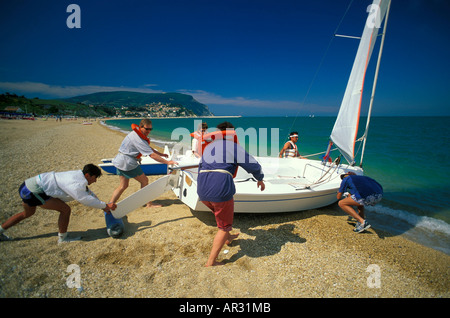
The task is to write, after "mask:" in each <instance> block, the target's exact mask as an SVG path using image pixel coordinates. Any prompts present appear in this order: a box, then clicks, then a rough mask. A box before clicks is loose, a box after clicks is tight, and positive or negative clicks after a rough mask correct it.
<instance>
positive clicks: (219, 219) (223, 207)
mask: <svg viewBox="0 0 450 318" xmlns="http://www.w3.org/2000/svg"><path fill="white" fill-rule="evenodd" d="M202 202H203V204H204V205H206V206H207V207H208V208H209V209H210V210H211V211H212V212H213V213H214V215H215V216H216V223H217V227H218V228H219V229H221V230H223V231H227V232H229V231H231V230H232V225H233V217H234V200H233V199H231V200H229V201H225V202H211V201H202Z"/></svg>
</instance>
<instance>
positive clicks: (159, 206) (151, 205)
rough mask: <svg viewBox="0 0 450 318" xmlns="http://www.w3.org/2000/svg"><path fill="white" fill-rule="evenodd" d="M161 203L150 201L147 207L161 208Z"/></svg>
mask: <svg viewBox="0 0 450 318" xmlns="http://www.w3.org/2000/svg"><path fill="white" fill-rule="evenodd" d="M161 207H162V205H161V204H153V203H152V202H149V203H147V208H161Z"/></svg>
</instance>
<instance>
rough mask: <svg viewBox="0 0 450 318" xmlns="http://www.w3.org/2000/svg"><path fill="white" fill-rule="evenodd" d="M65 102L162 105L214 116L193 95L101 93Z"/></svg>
mask: <svg viewBox="0 0 450 318" xmlns="http://www.w3.org/2000/svg"><path fill="white" fill-rule="evenodd" d="M65 101H67V102H71V103H82V104H85V105H94V106H105V107H122V106H125V107H143V106H146V105H150V104H154V103H161V104H170V105H171V106H182V107H184V108H187V109H188V110H191V111H192V112H193V113H194V114H195V115H198V116H211V115H213V114H212V113H211V112H210V110H209V109H208V106H206V105H204V104H201V103H199V102H198V101H196V100H195V99H194V98H193V97H192V96H191V95H187V94H181V93H137V92H127V91H117V92H100V93H93V94H88V95H83V96H77V97H72V98H67V99H65Z"/></svg>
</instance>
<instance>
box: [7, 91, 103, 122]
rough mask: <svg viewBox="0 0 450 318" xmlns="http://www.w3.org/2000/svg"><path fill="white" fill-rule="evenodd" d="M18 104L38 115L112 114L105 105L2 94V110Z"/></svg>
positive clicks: (90, 115) (21, 107) (87, 115)
mask: <svg viewBox="0 0 450 318" xmlns="http://www.w3.org/2000/svg"><path fill="white" fill-rule="evenodd" d="M9 106H16V107H20V109H21V110H22V111H23V112H25V113H29V114H34V115H36V116H46V115H59V116H78V117H100V116H111V114H112V111H111V110H110V109H108V108H105V107H95V108H94V107H89V106H88V105H84V104H77V103H71V102H68V101H64V100H57V99H39V98H33V99H30V98H26V97H25V96H18V95H16V94H10V93H5V94H1V95H0V111H2V110H4V109H5V108H6V107H9Z"/></svg>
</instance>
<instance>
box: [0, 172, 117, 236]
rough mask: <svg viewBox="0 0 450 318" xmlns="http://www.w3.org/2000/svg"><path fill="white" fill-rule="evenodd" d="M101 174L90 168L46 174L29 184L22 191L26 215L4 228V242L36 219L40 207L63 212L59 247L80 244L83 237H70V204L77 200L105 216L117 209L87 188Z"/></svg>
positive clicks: (17, 216)
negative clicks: (10, 231) (16, 227)
mask: <svg viewBox="0 0 450 318" xmlns="http://www.w3.org/2000/svg"><path fill="white" fill-rule="evenodd" d="M101 174H102V172H101V170H100V168H99V167H97V166H95V165H93V164H87V165H85V166H84V168H83V170H74V171H65V172H46V173H41V174H39V175H37V176H35V177H32V178H29V179H27V180H25V182H23V183H22V185H21V186H20V187H19V195H20V197H21V198H22V201H23V208H24V211H23V212H21V213H17V214H15V215H13V216H12V217H10V218H9V219H8V220H6V221H5V222H4V223H3V224H2V225H1V226H0V241H6V240H10V238H9V237H8V236H6V235H5V234H4V233H3V232H4V231H6V230H7V229H9V228H10V227H12V226H14V225H16V224H17V223H19V222H21V221H23V220H24V219H27V218H29V217H30V216H32V215H33V214H34V213H35V212H36V207H38V206H39V207H41V208H43V209H48V210H55V211H58V212H59V218H58V228H59V232H58V243H65V242H71V241H75V240H79V239H80V237H78V238H69V237H68V236H67V228H68V226H69V220H70V212H71V209H70V206H68V205H67V204H66V202H68V201H72V200H76V201H78V202H79V203H81V204H83V205H86V206H89V207H92V208H96V209H102V210H103V211H105V212H109V211H111V210H115V208H116V205H115V204H113V203H108V204H107V203H105V202H103V201H100V200H99V199H98V198H97V197H96V196H95V194H94V193H93V192H92V191H91V190H89V188H88V187H87V186H88V185H90V184H92V183H94V182H96V181H97V178H98V177H100V176H101Z"/></svg>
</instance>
